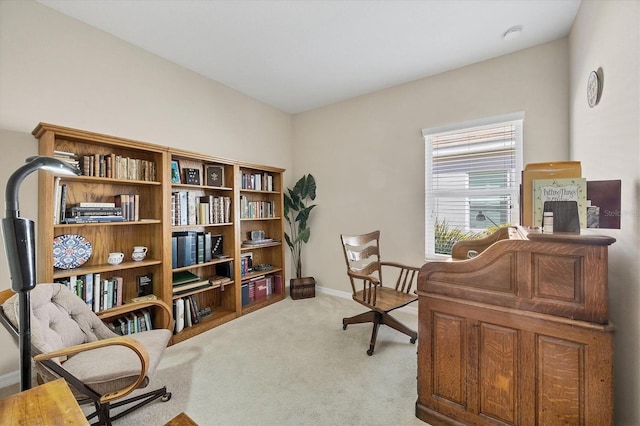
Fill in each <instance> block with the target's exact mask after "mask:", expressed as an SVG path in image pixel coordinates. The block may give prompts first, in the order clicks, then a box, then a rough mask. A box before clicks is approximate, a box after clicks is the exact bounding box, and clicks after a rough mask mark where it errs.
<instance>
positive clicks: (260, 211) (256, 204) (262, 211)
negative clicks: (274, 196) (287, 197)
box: [240, 195, 275, 219]
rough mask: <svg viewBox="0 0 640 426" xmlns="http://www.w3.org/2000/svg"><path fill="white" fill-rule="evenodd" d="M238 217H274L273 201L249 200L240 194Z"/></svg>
mask: <svg viewBox="0 0 640 426" xmlns="http://www.w3.org/2000/svg"><path fill="white" fill-rule="evenodd" d="M240 217H241V218H242V219H260V218H265V217H275V203H274V202H273V201H249V199H248V198H247V197H246V196H244V195H241V196H240Z"/></svg>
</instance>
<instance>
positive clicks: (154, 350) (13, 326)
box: [0, 284, 171, 425]
mask: <svg viewBox="0 0 640 426" xmlns="http://www.w3.org/2000/svg"><path fill="white" fill-rule="evenodd" d="M30 298H31V356H32V357H33V360H34V361H35V370H36V372H37V376H38V381H39V382H40V383H43V382H47V381H50V380H54V379H57V378H59V377H62V378H64V379H65V380H66V381H67V383H68V384H69V385H70V387H71V389H72V391H73V393H74V395H75V396H76V398H77V399H78V401H79V403H80V404H84V403H93V405H94V407H95V411H94V412H92V413H90V414H89V415H87V419H89V420H91V419H93V418H96V417H97V421H98V423H97V424H107V425H109V424H111V420H115V419H117V418H120V417H122V416H124V415H126V414H128V413H129V412H131V411H133V410H135V409H137V408H140V407H141V406H143V405H146V404H148V403H149V402H151V401H154V400H156V399H159V398H160V399H163V400H169V399H170V398H171V393H170V392H167V390H166V388H165V387H161V388H159V389H156V390H153V391H151V392H147V393H144V394H142V395H136V396H132V395H130V394H131V393H132V392H133V391H135V390H136V389H139V388H144V387H146V386H147V385H148V383H149V378H150V377H151V376H152V375H153V373H154V372H155V370H156V368H157V367H158V364H159V363H160V360H161V358H162V355H163V353H164V349H165V348H166V346H167V344H168V342H169V339H170V338H171V331H170V328H171V327H170V324H169V323H170V321H171V320H170V318H171V313H170V309H169V307H168V306H167V305H166V304H165V303H163V302H161V301H147V302H141V303H138V304H135V303H131V304H127V305H124V306H122V307H119V308H115V309H112V310H109V311H107V312H108V314H109V315H110V316H112V317H114V316H117V315H125V312H126V311H129V312H131V311H133V310H136V309H143V308H148V309H150V310H151V309H164V310H166V311H167V314H166V315H165V317H166V318H168V320H167V321H166V322H167V324H164V326H165V328H160V329H153V330H149V331H144V332H140V333H135V334H132V335H129V336H119V335H118V334H116V333H115V332H114V331H112V330H111V329H110V328H109V327H107V326H106V325H105V323H103V322H102V320H101V319H100V318H99V317H98V315H96V314H95V313H94V312H93V311H91V309H90V308H89V307H88V306H87V304H86V303H85V302H84V301H83V300H82V299H81V298H79V297H78V296H76V295H75V294H74V293H73V292H72V291H71V290H69V289H68V288H67V287H65V286H64V285H62V284H38V285H37V286H36V287H35V288H34V289H33V290H32V291H31V293H30ZM0 303H1V304H2V309H0V321H1V322H2V323H3V325H4V326H5V327H6V328H7V329H8V330H9V331H10V333H11V334H12V335H13V336H14V338H16V341H17V336H18V318H19V316H18V298H17V295H16V294H13V292H12V291H11V290H5V291H3V292H0ZM127 396H129V398H125V397H127ZM130 404H133V405H130ZM121 406H127V407H126V408H123V409H122V410H119V411H118V410H116V411H118V412H117V414H113V413H112V409H115V408H117V407H121Z"/></svg>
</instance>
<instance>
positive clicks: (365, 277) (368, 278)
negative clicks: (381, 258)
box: [347, 271, 380, 285]
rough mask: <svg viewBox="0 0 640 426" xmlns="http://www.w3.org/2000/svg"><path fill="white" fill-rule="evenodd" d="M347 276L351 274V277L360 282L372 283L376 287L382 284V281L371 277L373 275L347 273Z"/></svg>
mask: <svg viewBox="0 0 640 426" xmlns="http://www.w3.org/2000/svg"><path fill="white" fill-rule="evenodd" d="M347 274H349V276H350V277H353V278H355V279H358V280H365V281H370V282H372V283H373V284H374V285H378V284H380V281H379V280H378V279H377V278H376V277H374V276H371V275H367V274H361V273H358V272H354V271H347Z"/></svg>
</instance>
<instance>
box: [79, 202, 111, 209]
mask: <svg viewBox="0 0 640 426" xmlns="http://www.w3.org/2000/svg"><path fill="white" fill-rule="evenodd" d="M115 206H116V203H90V202H82V203H79V204H78V205H77V206H76V207H81V208H115Z"/></svg>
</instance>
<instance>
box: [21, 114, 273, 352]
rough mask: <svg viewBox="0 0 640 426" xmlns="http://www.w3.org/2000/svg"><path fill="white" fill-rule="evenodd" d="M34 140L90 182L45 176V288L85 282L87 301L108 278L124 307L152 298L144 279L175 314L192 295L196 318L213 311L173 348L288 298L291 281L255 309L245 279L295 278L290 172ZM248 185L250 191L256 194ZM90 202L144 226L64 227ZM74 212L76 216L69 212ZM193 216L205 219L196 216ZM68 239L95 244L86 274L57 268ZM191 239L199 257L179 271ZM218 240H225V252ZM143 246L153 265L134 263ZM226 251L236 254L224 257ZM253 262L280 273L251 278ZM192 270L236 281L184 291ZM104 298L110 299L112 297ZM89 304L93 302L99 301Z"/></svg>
mask: <svg viewBox="0 0 640 426" xmlns="http://www.w3.org/2000/svg"><path fill="white" fill-rule="evenodd" d="M33 135H34V136H35V138H36V139H37V140H38V153H39V155H44V156H49V157H55V156H56V154H57V155H58V156H59V158H60V156H63V155H66V158H67V159H68V160H70V161H74V160H77V163H78V165H79V166H80V167H81V168H82V169H83V173H84V174H83V175H82V176H55V175H52V174H50V173H44V172H42V173H39V175H38V186H39V208H38V221H37V224H38V239H39V242H40V243H39V244H38V245H37V257H38V271H37V273H38V278H39V280H40V281H41V282H54V281H58V282H66V283H68V285H69V286H74V284H73V282H75V283H76V286H75V287H76V289H80V290H78V291H77V293H78V295H79V296H80V297H83V298H84V297H86V296H85V294H84V291H85V289H86V287H89V284H88V283H89V282H91V281H92V280H99V283H100V284H99V285H100V289H102V286H103V285H104V286H105V287H104V288H108V290H109V291H111V290H112V289H113V288H115V287H116V286H117V287H118V289H119V290H118V293H117V295H118V297H121V299H122V300H121V303H124V304H127V303H129V302H130V301H131V300H132V299H134V298H138V297H139V296H141V295H145V294H146V293H145V292H142V291H141V289H145V288H148V287H143V286H142V284H141V283H142V282H143V281H142V280H143V279H144V280H146V282H149V280H151V288H152V294H154V295H155V296H157V298H158V300H159V301H160V302H163V303H164V304H166V305H169V307H170V308H173V307H172V306H171V305H172V303H173V302H175V301H176V300H178V299H182V300H183V302H184V301H185V300H187V299H189V300H190V301H189V303H190V306H191V305H194V306H196V308H195V310H194V312H196V313H198V314H200V315H203V317H202V318H200V320H199V321H198V318H192V321H191V324H190V326H189V327H186V328H184V329H182V330H181V331H180V332H178V333H176V334H174V337H173V339H172V343H177V342H180V341H183V340H185V339H188V338H190V337H193V336H195V335H197V334H200V333H202V332H204V331H206V330H208V329H211V328H213V327H217V326H219V325H221V324H224V323H225V322H228V321H231V320H233V319H235V318H237V317H239V316H241V315H243V314H246V313H249V312H253V311H255V310H256V309H259V308H260V307H264V306H268V305H269V304H271V303H274V302H276V301H279V300H282V299H284V295H285V291H284V285H280V286H279V287H278V290H277V292H276V293H275V294H270V295H269V296H268V297H266V298H263V299H261V300H259V301H257V302H252V303H251V304H250V305H249V306H248V307H247V306H244V307H243V306H242V283H243V281H244V280H245V279H250V278H254V277H259V276H260V275H263V274H270V275H277V277H278V283H280V284H281V283H284V282H285V272H284V269H285V266H284V264H285V260H284V259H285V256H284V246H283V244H282V241H283V239H284V224H283V208H284V202H283V194H282V191H283V188H284V185H283V173H284V170H283V169H280V168H276V167H270V166H262V165H256V164H248V163H241V162H237V161H233V160H229V159H224V158H219V157H214V156H210V155H204V154H201V153H194V152H189V151H183V150H179V149H174V148H169V147H165V146H160V145H155V144H150V143H146V142H139V141H135V140H130V139H125V138H120V137H115V136H109V135H103V134H99V133H93V132H88V131H84V130H77V129H71V128H67V127H62V126H57V125H52V124H46V123H40V124H39V125H38V126H36V128H35V129H34V131H33ZM64 153H70V154H64ZM125 164H126V167H125V166H124V165H125ZM122 177H131V178H132V179H128V178H127V179H125V178H122ZM145 179H149V180H145ZM198 182H199V184H198ZM243 182H244V184H247V185H250V187H248V188H246V187H245V186H244V184H243ZM61 188H64V190H62V189H61ZM176 193H184V195H182V194H181V195H180V196H183V197H184V196H186V197H187V198H188V202H189V204H188V205H187V208H192V206H193V205H195V206H196V208H197V210H196V211H195V212H194V211H188V214H189V216H188V217H187V220H186V221H183V218H182V217H180V216H176V197H175V194H176ZM60 194H64V196H63V195H60ZM131 195H133V196H134V197H133V198H131V197H130V196H131ZM62 200H64V201H65V202H64V203H63V202H62ZM241 200H244V201H249V202H251V203H254V204H255V205H258V206H261V207H260V208H264V212H267V215H268V216H270V217H254V218H246V219H241V217H242V215H241V208H242V206H241ZM180 201H181V202H182V200H180ZM81 203H86V204H84V206H87V205H90V207H95V208H96V209H98V208H104V209H105V210H101V211H100V212H99V213H98V214H96V213H93V214H96V217H101V216H102V214H101V213H102V211H107V210H108V209H109V208H113V210H112V211H111V212H110V214H105V216H109V215H120V214H122V216H125V214H124V213H126V212H128V213H129V214H131V209H129V210H128V211H126V209H125V207H127V206H130V205H132V204H133V205H134V206H135V208H134V209H133V210H134V214H133V216H129V217H134V218H140V220H137V221H120V222H90V223H73V224H65V223H58V222H60V221H62V220H63V219H64V217H63V216H62V212H63V211H64V212H65V213H67V215H66V217H67V218H68V217H69V215H68V214H73V215H74V216H75V217H78V216H81V215H82V214H86V215H88V213H83V211H82V210H81V209H80V208H79V207H80V206H81ZM106 203H109V205H113V204H117V203H120V205H122V213H120V211H116V210H117V209H115V208H114V207H112V206H111V207H109V206H104V205H105V204H106ZM207 205H208V206H209V209H207ZM65 206H66V209H65ZM212 206H217V207H218V209H219V210H216V207H212ZM265 206H266V207H265ZM70 208H72V209H70ZM67 209H70V210H68V212H67ZM192 215H195V220H194V217H193V216H192ZM176 219H179V220H178V221H177V220H176ZM84 220H89V219H84ZM94 220H95V219H94ZM105 220H110V218H106V219H105ZM252 231H263V232H264V235H265V237H266V238H271V239H273V240H275V241H273V242H269V243H266V244H260V245H256V246H246V247H243V246H242V242H243V241H246V240H247V239H249V238H248V237H247V234H250V233H251V232H252ZM65 234H78V235H80V236H82V237H83V238H84V239H86V240H88V241H89V242H90V243H91V245H92V254H91V256H90V257H89V259H88V260H86V262H85V263H84V264H83V265H82V266H80V267H78V268H75V269H64V270H63V269H56V268H54V266H53V265H54V258H53V244H47V243H46V241H51V242H53V240H54V239H55V238H56V237H59V236H61V235H65ZM184 234H186V235H195V240H196V245H195V248H196V251H195V254H194V257H191V258H189V259H188V261H185V259H184V258H183V259H181V260H182V264H181V265H180V266H179V267H177V266H176V265H177V263H176V264H174V260H175V259H174V257H173V252H174V249H175V247H177V246H174V244H173V243H174V237H177V236H180V235H184ZM201 236H203V237H204V241H205V242H206V241H207V240H209V239H210V242H211V243H212V246H211V252H210V253H209V254H208V255H205V254H204V253H206V250H204V249H206V244H201V238H202V237H201ZM42 242H44V243H42ZM217 242H219V243H217ZM213 243H217V246H216V249H215V250H214V248H213ZM134 246H145V247H147V248H148V254H147V257H146V258H145V259H144V260H142V261H137V262H134V261H131V260H130V256H131V253H132V251H133V247H134ZM113 252H121V253H124V256H125V261H123V262H122V263H120V264H118V265H111V264H109V263H107V258H108V257H109V254H110V253H113ZM221 253H222V254H225V255H227V257H225V258H216V257H215V256H216V255H219V254H221ZM248 256H252V258H253V262H254V264H255V265H259V264H268V265H273V268H272V269H270V270H269V271H262V272H258V271H256V272H251V273H249V274H247V275H246V276H244V277H243V276H242V274H241V267H242V266H241V263H242V261H245V260H246V259H245V258H246V257H248ZM174 266H176V267H174ZM186 271H188V272H191V273H193V274H194V275H195V276H197V277H198V278H200V279H208V277H214V276H226V277H228V278H229V279H228V281H226V282H219V281H212V282H214V284H213V285H212V286H211V287H206V288H200V289H194V290H193V291H187V292H185V293H184V294H180V295H174V294H173V274H174V273H180V272H186ZM74 280H75V281H74ZM108 283H110V284H108ZM107 284H108V286H107ZM87 293H88V291H87ZM81 294H82V295H81ZM96 294H99V293H96ZM109 294H111V293H109ZM95 300H98V301H99V303H101V304H102V302H103V300H102V298H96V299H95ZM106 300H107V301H109V303H108V304H107V303H106V301H105V302H104V306H106V307H107V308H106V309H105V308H104V307H103V306H102V305H101V306H98V307H97V308H95V309H97V311H99V312H101V313H104V312H106V313H107V314H108V313H109V312H111V311H110V308H109V306H111V302H112V301H111V299H109V298H107V299H106ZM85 301H86V302H87V303H89V300H87V299H85ZM115 301H116V298H114V299H113V302H114V304H115ZM169 311H171V309H169ZM113 312H119V310H118V309H115V311H113ZM209 312H211V313H210V314H209ZM152 317H153V318H152V322H153V323H154V324H157V325H160V324H170V323H171V321H172V320H175V318H174V317H175V311H174V312H173V315H172V313H171V312H169V313H167V312H165V310H163V309H152ZM194 320H195V321H194Z"/></svg>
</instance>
